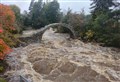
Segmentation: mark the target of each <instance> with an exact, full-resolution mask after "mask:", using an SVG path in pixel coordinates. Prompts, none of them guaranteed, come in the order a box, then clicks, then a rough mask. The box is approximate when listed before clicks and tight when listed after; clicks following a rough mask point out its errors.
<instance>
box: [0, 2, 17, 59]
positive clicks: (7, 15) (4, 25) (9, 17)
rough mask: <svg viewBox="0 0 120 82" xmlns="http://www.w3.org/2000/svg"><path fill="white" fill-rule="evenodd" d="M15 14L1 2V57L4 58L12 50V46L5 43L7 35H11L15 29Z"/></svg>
mask: <svg viewBox="0 0 120 82" xmlns="http://www.w3.org/2000/svg"><path fill="white" fill-rule="evenodd" d="M14 23H15V15H14V12H13V11H12V10H11V8H10V7H9V6H7V5H3V4H0V59H4V57H5V56H6V54H8V53H9V52H11V48H10V47H9V46H8V45H7V44H6V43H5V42H6V41H5V40H7V39H6V36H7V37H8V36H9V35H10V31H11V30H15V28H14Z"/></svg>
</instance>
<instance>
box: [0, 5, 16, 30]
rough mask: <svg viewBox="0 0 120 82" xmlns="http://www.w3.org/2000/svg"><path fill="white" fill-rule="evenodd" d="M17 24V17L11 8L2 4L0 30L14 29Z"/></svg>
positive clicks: (0, 7) (0, 6)
mask: <svg viewBox="0 0 120 82" xmlns="http://www.w3.org/2000/svg"><path fill="white" fill-rule="evenodd" d="M14 23H15V15H14V12H13V11H12V10H11V8H10V7H9V6H7V5H3V4H0V28H1V27H2V28H3V29H11V27H12V29H13V27H14Z"/></svg>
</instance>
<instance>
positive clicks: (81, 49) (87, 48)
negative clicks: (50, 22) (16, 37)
mask: <svg viewBox="0 0 120 82" xmlns="http://www.w3.org/2000/svg"><path fill="white" fill-rule="evenodd" d="M13 50H14V51H13V52H12V53H11V54H9V55H8V57H7V59H6V60H7V62H8V63H9V65H10V70H9V71H7V72H6V73H5V75H6V76H8V77H9V78H10V77H11V78H10V79H9V82H19V75H22V76H23V77H25V78H26V79H27V80H28V81H29V82H120V51H119V50H118V49H114V48H107V47H101V46H99V45H97V44H95V43H83V42H82V41H80V40H73V39H70V38H69V35H68V34H60V33H54V31H52V30H48V31H46V32H45V34H44V35H43V40H42V42H41V43H34V44H30V45H28V46H26V47H19V48H15V49H13Z"/></svg>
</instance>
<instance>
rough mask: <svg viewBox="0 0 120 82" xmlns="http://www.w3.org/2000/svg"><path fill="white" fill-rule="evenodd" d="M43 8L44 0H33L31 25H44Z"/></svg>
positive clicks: (37, 26) (34, 26)
mask: <svg viewBox="0 0 120 82" xmlns="http://www.w3.org/2000/svg"><path fill="white" fill-rule="evenodd" d="M42 8H43V2H42V0H38V2H34V1H31V5H30V13H29V14H30V15H29V16H30V20H31V26H32V27H33V28H41V27H43V26H44V21H43V19H44V18H43V16H42Z"/></svg>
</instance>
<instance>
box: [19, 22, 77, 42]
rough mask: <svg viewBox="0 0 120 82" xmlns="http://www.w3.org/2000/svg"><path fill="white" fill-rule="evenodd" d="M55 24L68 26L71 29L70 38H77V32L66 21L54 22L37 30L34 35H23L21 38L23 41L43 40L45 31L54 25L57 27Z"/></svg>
mask: <svg viewBox="0 0 120 82" xmlns="http://www.w3.org/2000/svg"><path fill="white" fill-rule="evenodd" d="M55 26H61V27H65V28H67V29H68V31H69V34H70V38H73V39H74V38H76V36H75V32H74V30H73V27H72V26H70V25H69V24H65V23H52V24H49V25H46V26H45V27H43V28H41V29H39V30H37V31H36V32H35V33H33V34H32V35H30V36H27V37H24V36H23V37H21V38H20V39H21V40H22V41H23V42H26V43H33V42H40V41H41V40H42V36H43V34H44V33H45V31H46V30H48V29H49V28H52V27H55Z"/></svg>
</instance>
